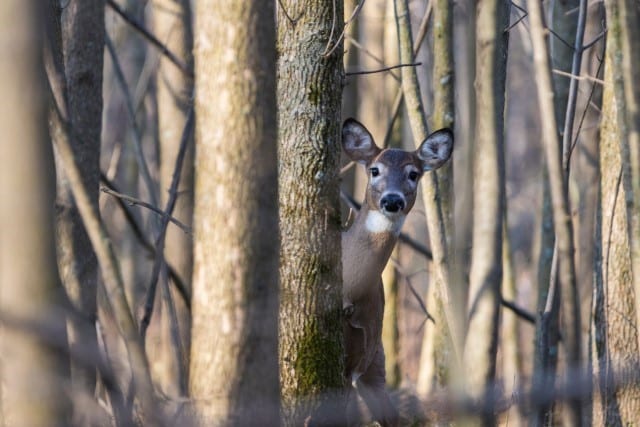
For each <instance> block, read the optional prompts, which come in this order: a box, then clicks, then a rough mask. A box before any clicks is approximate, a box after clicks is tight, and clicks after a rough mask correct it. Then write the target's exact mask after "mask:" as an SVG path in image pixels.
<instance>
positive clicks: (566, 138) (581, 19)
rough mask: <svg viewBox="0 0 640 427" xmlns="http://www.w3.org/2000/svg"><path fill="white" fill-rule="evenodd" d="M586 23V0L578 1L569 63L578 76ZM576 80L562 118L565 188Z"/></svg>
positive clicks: (571, 137)
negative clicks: (571, 55) (576, 22)
mask: <svg viewBox="0 0 640 427" xmlns="http://www.w3.org/2000/svg"><path fill="white" fill-rule="evenodd" d="M586 23H587V0H580V13H579V14H578V24H577V28H576V41H575V45H574V49H573V60H572V63H571V74H572V75H574V76H577V75H580V66H581V65H582V52H584V48H583V46H582V41H583V40H584V30H585V27H586ZM578 84H579V80H578V79H571V81H570V82H569V95H568V97H567V109H566V113H565V117H564V133H563V136H562V168H563V169H564V180H565V186H567V185H569V160H570V159H571V146H572V144H571V141H572V140H573V122H574V120H575V117H576V103H577V101H578Z"/></svg>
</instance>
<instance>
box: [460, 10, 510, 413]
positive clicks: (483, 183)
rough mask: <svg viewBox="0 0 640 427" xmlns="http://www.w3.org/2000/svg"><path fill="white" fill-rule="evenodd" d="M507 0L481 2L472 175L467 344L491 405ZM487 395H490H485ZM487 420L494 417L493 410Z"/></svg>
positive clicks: (467, 363)
mask: <svg viewBox="0 0 640 427" xmlns="http://www.w3.org/2000/svg"><path fill="white" fill-rule="evenodd" d="M509 9H510V6H509V4H508V3H505V2H503V1H501V0H487V1H481V2H479V3H478V4H477V6H476V13H477V19H476V95H477V106H476V111H477V116H476V131H475V134H476V145H475V149H476V151H475V159H474V179H473V191H474V197H473V206H474V216H473V250H472V254H471V271H470V274H469V299H468V303H467V310H468V330H467V333H466V338H465V345H464V367H465V374H466V378H467V379H466V383H467V392H468V393H469V395H470V396H471V398H472V399H475V400H478V401H484V402H485V403H486V404H487V405H489V406H488V407H491V406H490V405H492V404H493V403H494V402H493V399H492V396H493V395H494V390H493V387H492V385H493V381H494V380H495V371H496V351H497V341H498V313H499V306H500V286H501V282H502V232H503V219H504V209H505V185H504V173H505V172H504V171H505V165H504V118H503V117H504V102H505V92H504V91H505V81H506V63H507V45H508V33H507V32H505V31H504V30H505V28H506V27H507V25H508V22H509ZM485 399H486V400H485ZM482 422H483V423H484V424H486V425H490V424H494V423H495V419H494V417H493V415H492V412H491V411H488V412H486V413H485V414H484V415H483V421H482Z"/></svg>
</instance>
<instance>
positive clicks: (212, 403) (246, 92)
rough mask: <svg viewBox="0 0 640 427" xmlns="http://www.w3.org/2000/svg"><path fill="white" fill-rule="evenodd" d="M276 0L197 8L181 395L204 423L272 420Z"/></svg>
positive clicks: (275, 416) (275, 403) (215, 2)
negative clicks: (187, 346)
mask: <svg viewBox="0 0 640 427" xmlns="http://www.w3.org/2000/svg"><path fill="white" fill-rule="evenodd" d="M274 3H275V2H274V1H263V0H255V1H252V2H250V3H248V4H247V3H238V2H233V1H220V0H210V1H202V2H198V3H197V4H196V9H195V12H196V14H195V16H196V23H195V35H196V38H197V40H199V43H198V44H197V47H196V50H195V67H196V76H197V77H196V97H197V98H196V114H197V118H198V123H197V130H196V177H195V207H194V227H195V245H194V273H193V297H192V319H193V320H192V322H193V326H192V333H191V337H192V346H191V365H190V367H191V369H190V384H189V390H190V393H191V397H192V398H193V400H194V415H195V419H196V422H197V424H199V425H203V426H205V425H277V424H278V423H279V409H280V405H279V403H280V402H279V394H278V363H277V354H278V350H277V331H278V329H277V328H278V326H277V304H278V302H277V301H278V289H277V286H278V239H277V237H276V236H274V234H273V233H274V231H275V230H277V228H278V214H277V212H278V205H277V185H278V184H277V164H276V162H277V160H276V136H277V132H276V127H275V126H276V114H275V113H276V102H275V100H276V82H275V73H276V50H275V24H274V20H273V16H274V13H275V11H274ZM212 70H215V72H212Z"/></svg>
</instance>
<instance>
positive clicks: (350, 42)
mask: <svg viewBox="0 0 640 427" xmlns="http://www.w3.org/2000/svg"><path fill="white" fill-rule="evenodd" d="M345 40H347V41H348V42H349V44H352V45H354V46H355V47H357V48H358V50H360V51H362V52H364V53H365V54H366V55H367V56H368V57H369V58H371V59H373V60H374V61H376V62H377V63H378V64H380V65H384V61H383V60H382V59H380V58H379V57H378V56H377V55H375V54H374V53H373V52H371V51H370V50H369V49H367V48H366V47H365V46H363V45H362V44H360V42H359V41H358V40H356V39H354V38H353V37H351V36H349V35H348V34H347V35H345ZM390 74H391V76H392V77H393V78H394V79H395V80H396V81H397V82H400V77H399V76H397V75H396V74H395V73H390Z"/></svg>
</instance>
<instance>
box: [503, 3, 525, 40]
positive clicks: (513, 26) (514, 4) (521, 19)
mask: <svg viewBox="0 0 640 427" xmlns="http://www.w3.org/2000/svg"><path fill="white" fill-rule="evenodd" d="M511 5H512V6H514V7H515V8H516V9H518V10H520V11H521V12H522V13H523V15H522V16H520V17H518V19H517V20H516V22H514V23H513V24H511V25H509V26H508V27H507V28H505V30H504V32H505V33H508V32H509V31H511V30H512V29H513V28H515V26H516V25H518V24H519V23H520V22H522V21H523V20H524V18H526V17H527V16H528V15H529V12H527V11H526V9H524V8H522V7H520V6H518V5H517V4H516V3H515V2H513V1H512V2H511Z"/></svg>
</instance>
